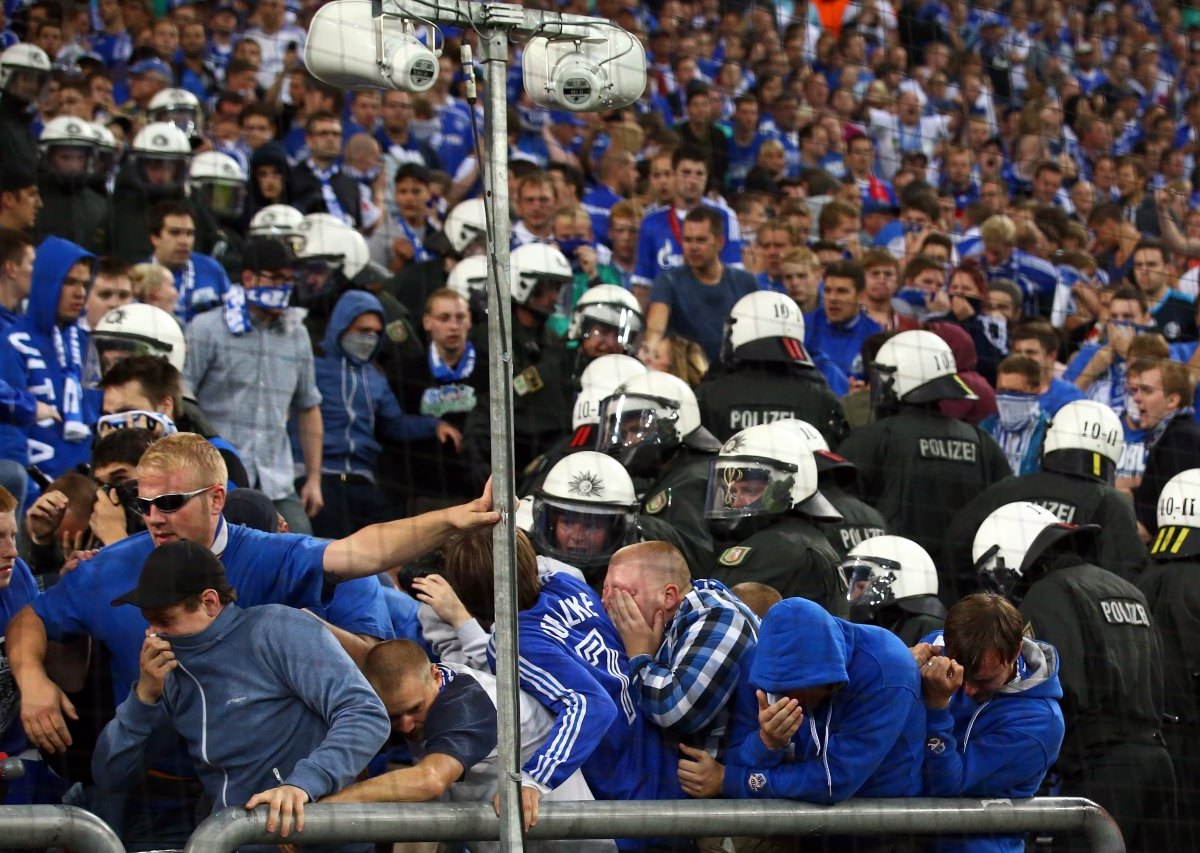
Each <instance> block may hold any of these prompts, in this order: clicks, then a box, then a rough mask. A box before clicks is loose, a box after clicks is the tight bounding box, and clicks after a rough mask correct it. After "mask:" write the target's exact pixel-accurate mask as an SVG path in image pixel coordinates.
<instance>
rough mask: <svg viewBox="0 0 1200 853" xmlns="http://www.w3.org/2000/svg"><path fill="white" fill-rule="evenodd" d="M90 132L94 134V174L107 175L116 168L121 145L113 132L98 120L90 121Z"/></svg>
mask: <svg viewBox="0 0 1200 853" xmlns="http://www.w3.org/2000/svg"><path fill="white" fill-rule="evenodd" d="M91 125H92V133H93V134H95V136H96V174H98V175H102V176H104V177H108V176H109V175H111V174H112V173H113V172H114V171H115V170H116V168H117V160H118V159H120V155H121V147H120V146H119V145H118V144H117V137H116V136H114V135H113V132H112V131H111V130H109V129H108V128H107V127H105V126H104V125H102V124H100V123H99V122H92V123H91Z"/></svg>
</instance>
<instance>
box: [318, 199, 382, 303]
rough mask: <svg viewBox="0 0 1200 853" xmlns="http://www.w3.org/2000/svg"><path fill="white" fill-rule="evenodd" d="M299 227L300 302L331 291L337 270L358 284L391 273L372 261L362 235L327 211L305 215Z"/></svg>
mask: <svg viewBox="0 0 1200 853" xmlns="http://www.w3.org/2000/svg"><path fill="white" fill-rule="evenodd" d="M299 231H300V238H301V242H300V250H299V251H298V252H297V253H296V257H297V264H296V266H297V269H298V274H297V277H296V298H297V301H298V302H299V303H300V304H301V305H306V304H309V303H310V302H311V301H312V300H313V299H315V298H317V297H319V296H320V295H321V294H323V293H326V292H329V286H330V283H331V281H332V279H333V278H334V274H335V273H340V274H341V275H342V276H343V277H344V278H345V279H346V281H347V282H349V283H350V286H351V287H357V288H363V287H366V285H368V284H370V283H372V282H375V281H380V280H383V279H386V278H387V277H388V274H387V271H386V270H383V269H381V268H380V267H379V266H378V265H377V264H375V263H372V261H371V250H370V249H369V248H368V247H367V241H366V239H365V238H364V237H363V235H362V234H359V233H358V231H356V230H355V229H353V228H351V227H350V226H349V225H346V224H345V223H344V222H342V221H341V220H340V219H337V218H335V217H332V216H330V215H329V214H327V213H311V214H309V215H308V216H306V217H304V222H303V223H302V224H301V225H300V229H299ZM334 289H335V290H336V289H338V288H336V287H335V288H334Z"/></svg>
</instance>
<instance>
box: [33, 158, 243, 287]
mask: <svg viewBox="0 0 1200 853" xmlns="http://www.w3.org/2000/svg"><path fill="white" fill-rule="evenodd" d="M38 190H39V192H40V193H41V195H42V209H41V210H39V211H38V215H37V221H36V222H35V223H34V225H33V233H34V237H35V238H36V240H37V241H38V242H40V241H42V240H44V239H45V238H46V237H49V236H51V235H53V236H55V237H62V238H64V239H66V240H70V241H71V242H72V243H77V244H78V245H80V246H83V248H85V249H87V250H88V251H89V252H92V253H94V254H96V255H107V254H108V251H109V228H110V227H111V222H112V210H111V209H110V208H109V206H108V199H106V198H105V197H104V196H102V195H100V193H98V192H96V191H95V190H94V189H92V188H91V187H88V186H79V187H72V186H64V185H63V184H62V183H61V182H60V181H59V180H57V179H55V178H54V177H53V176H50V175H43V176H42V178H41V179H40V180H39V181H38ZM239 275H240V274H239Z"/></svg>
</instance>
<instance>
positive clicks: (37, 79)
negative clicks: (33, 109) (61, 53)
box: [0, 43, 51, 104]
mask: <svg viewBox="0 0 1200 853" xmlns="http://www.w3.org/2000/svg"><path fill="white" fill-rule="evenodd" d="M50 70H51V69H50V57H49V56H47V55H46V51H44V50H42V49H41V48H40V47H38V46H37V45H32V44H25V43H18V44H14V45H13V46H12V47H10V48H8V49H7V50H5V51H4V53H0V91H3V93H4V94H5V95H8V96H9V97H11V98H15V99H16V100H18V101H21V102H22V103H26V104H30V103H33V102H34V101H36V100H37V99H38V96H39V95H40V94H41V93H42V89H43V88H45V86H46V82H47V81H48V80H49V79H50Z"/></svg>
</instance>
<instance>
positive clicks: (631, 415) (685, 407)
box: [596, 370, 720, 476]
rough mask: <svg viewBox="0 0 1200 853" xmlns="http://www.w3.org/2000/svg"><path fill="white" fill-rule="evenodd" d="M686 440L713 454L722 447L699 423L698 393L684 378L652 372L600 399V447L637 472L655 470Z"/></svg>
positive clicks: (634, 379)
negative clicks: (666, 455)
mask: <svg viewBox="0 0 1200 853" xmlns="http://www.w3.org/2000/svg"><path fill="white" fill-rule="evenodd" d="M681 444H687V445H688V446H689V447H692V448H694V449H696V450H706V451H710V452H711V451H715V450H717V449H718V448H719V447H720V443H719V442H718V441H717V440H716V439H715V438H713V436H712V434H711V433H710V432H709V431H708V430H707V429H705V428H704V427H703V426H701V424H700V406H699V405H698V404H697V403H696V394H695V392H693V391H692V389H691V388H690V387H689V386H688V384H687V383H686V382H684V381H683V380H682V379H680V378H679V377H677V376H672V375H671V374H669V373H660V372H659V371H657V370H649V371H647V372H645V373H643V374H641V375H639V376H634V377H632V378H631V379H628V380H626V381H625V382H624V383H623V384H622V385H621V387H620V388H618V389H617V390H616V391H614V392H613V393H612V395H611V396H610V397H608V399H606V400H604V402H603V403H601V406H600V431H599V433H598V434H597V436H596V449H597V450H600V451H602V452H604V453H607V454H609V455H610V456H614V457H616V458H617V459H618V460H619V461H620V462H621V463H622V464H623V465H624V466H625V467H626V468H627V469H629V472H630V473H631V474H633V475H634V476H648V475H650V474H653V473H655V472H656V471H657V469H658V464H659V462H660V461H662V458H663V455H664V453H665V452H666V451H671V450H674V449H675V448H677V447H679V446H680V445H681Z"/></svg>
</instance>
